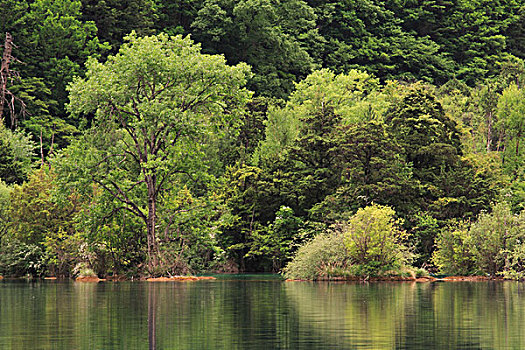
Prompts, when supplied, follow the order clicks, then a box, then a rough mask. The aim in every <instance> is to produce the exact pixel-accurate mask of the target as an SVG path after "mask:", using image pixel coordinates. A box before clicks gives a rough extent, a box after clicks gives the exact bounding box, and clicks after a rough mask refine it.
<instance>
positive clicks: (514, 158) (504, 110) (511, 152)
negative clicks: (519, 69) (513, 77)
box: [498, 84, 525, 178]
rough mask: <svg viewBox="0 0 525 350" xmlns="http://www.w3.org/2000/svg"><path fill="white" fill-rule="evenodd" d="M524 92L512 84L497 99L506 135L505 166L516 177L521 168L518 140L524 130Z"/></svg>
mask: <svg viewBox="0 0 525 350" xmlns="http://www.w3.org/2000/svg"><path fill="white" fill-rule="evenodd" d="M524 96H525V94H524V92H523V90H522V89H520V88H519V87H518V86H517V85H515V84H513V85H511V86H509V87H508V88H506V89H505V90H504V91H503V93H502V94H501V97H500V99H499V101H498V116H499V119H500V123H501V124H502V125H503V126H504V129H505V131H506V135H507V137H508V138H509V139H508V140H506V147H505V149H506V154H507V155H508V158H507V159H506V162H507V164H505V167H506V168H507V169H508V170H509V171H510V172H512V174H513V175H514V178H517V176H518V171H519V169H520V168H521V164H522V157H520V143H521V142H520V141H521V139H522V138H523V133H524V131H525V102H524ZM512 146H513V147H512Z"/></svg>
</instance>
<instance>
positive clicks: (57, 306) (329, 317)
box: [0, 281, 525, 350]
mask: <svg viewBox="0 0 525 350" xmlns="http://www.w3.org/2000/svg"><path fill="white" fill-rule="evenodd" d="M524 290H525V287H524V286H523V284H521V283H517V282H504V283H433V284H409V283H375V284H374V283H370V284H361V283H356V284H350V283H344V284H343V283H341V284H336V283H278V282H253V281H247V282H239V281H237V282H225V281H217V282H209V283H208V282H202V283H187V284H186V283H166V284H146V283H127V282H125V283H114V284H113V283H99V284H80V283H61V282H56V283H32V284H27V285H21V282H16V283H13V282H2V283H1V284H0V295H1V298H0V348H1V349H3V348H5V347H6V344H9V345H7V348H11V349H29V348H34V346H35V344H38V347H39V349H145V348H147V347H146V344H148V346H149V349H156V348H159V349H179V350H197V349H232V350H239V349H250V350H257V349H313V348H315V349H381V350H382V349H470V350H472V349H524V348H525V332H523V325H525V293H524ZM146 327H147V328H146ZM146 334H147V335H148V338H146ZM7 342H9V343H7ZM9 346H11V347H9Z"/></svg>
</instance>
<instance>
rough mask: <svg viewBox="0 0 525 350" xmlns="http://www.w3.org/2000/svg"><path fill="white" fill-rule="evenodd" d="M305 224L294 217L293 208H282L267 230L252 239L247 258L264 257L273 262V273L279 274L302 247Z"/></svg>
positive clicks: (254, 235)
mask: <svg viewBox="0 0 525 350" xmlns="http://www.w3.org/2000/svg"><path fill="white" fill-rule="evenodd" d="M301 226H303V222H302V220H301V219H300V218H298V217H296V216H294V212H293V210H292V209H291V208H289V207H286V206H282V207H281V208H279V210H278V211H277V212H276V213H275V220H274V221H273V222H272V223H270V224H269V225H268V227H267V228H266V229H265V230H261V231H255V232H254V233H253V234H252V236H251V237H250V240H251V242H250V243H249V246H250V251H248V253H247V254H246V257H251V256H262V257H265V258H266V259H270V260H271V262H272V271H273V272H279V271H280V270H281V267H282V266H283V263H286V262H287V261H288V260H290V258H291V257H292V254H293V253H294V252H295V250H296V249H297V247H298V246H299V245H300V243H301V240H302V238H303V237H301V234H300V233H299V232H300V231H301V229H302V227H301Z"/></svg>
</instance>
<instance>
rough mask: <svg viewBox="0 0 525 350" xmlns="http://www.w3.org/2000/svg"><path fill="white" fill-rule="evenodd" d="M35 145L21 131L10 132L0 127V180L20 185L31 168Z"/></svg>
mask: <svg viewBox="0 0 525 350" xmlns="http://www.w3.org/2000/svg"><path fill="white" fill-rule="evenodd" d="M34 149H35V144H34V142H33V141H32V140H31V138H30V137H29V136H28V135H27V134H25V133H24V132H22V131H15V132H13V131H11V130H9V129H7V128H5V127H4V126H3V125H0V180H3V181H5V182H6V183H7V184H13V183H17V184H20V183H22V182H23V181H24V180H26V179H27V175H28V174H29V173H30V172H31V169H32V167H33V156H34V153H33V152H34Z"/></svg>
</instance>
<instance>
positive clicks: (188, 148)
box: [68, 33, 250, 268]
mask: <svg viewBox="0 0 525 350" xmlns="http://www.w3.org/2000/svg"><path fill="white" fill-rule="evenodd" d="M127 40H128V41H129V42H128V43H126V44H124V45H123V46H121V48H120V50H119V53H118V54H117V55H115V56H110V57H108V60H107V61H106V62H105V63H100V62H97V61H96V60H89V61H88V63H87V73H86V78H85V79H82V78H77V79H75V81H74V82H73V83H72V84H71V85H70V86H69V91H70V101H71V102H70V104H69V106H68V107H69V110H70V111H71V112H72V113H74V114H79V115H83V114H87V113H91V112H95V114H96V119H95V124H96V128H93V129H92V130H90V131H89V133H92V134H93V135H96V136H95V137H93V136H90V138H91V140H93V141H94V142H95V143H92V144H91V145H82V144H78V145H77V146H78V147H80V148H82V147H91V148H92V150H93V151H95V152H94V154H93V155H92V157H91V158H90V159H85V160H84V161H82V163H83V166H82V167H83V168H84V170H81V171H82V172H84V171H86V170H87V173H88V174H89V175H88V176H89V177H90V178H91V180H92V181H94V182H95V183H97V184H98V185H99V186H100V187H101V188H102V189H103V190H104V191H106V192H107V193H109V194H110V195H111V196H112V197H113V198H114V199H115V200H117V201H119V202H120V203H121V205H122V206H121V209H123V210H127V211H128V212H130V213H132V214H134V215H135V216H137V217H138V218H139V219H140V220H142V221H143V223H144V226H145V228H146V232H147V234H146V238H147V244H148V258H149V264H150V268H153V267H154V265H157V264H158V263H159V253H160V252H159V250H158V242H157V237H156V229H157V224H156V220H157V216H158V214H157V206H158V205H159V204H160V200H161V197H162V195H163V194H164V192H165V191H166V189H167V187H168V186H170V188H173V187H176V184H177V183H180V184H184V183H192V182H193V183H194V184H195V183H196V184H197V186H198V185H201V186H205V183H206V180H207V179H210V178H211V175H212V174H209V175H207V174H206V173H205V167H204V159H203V158H204V157H203V152H202V148H203V145H204V144H205V143H206V141H207V140H209V139H210V137H209V135H211V134H212V133H216V134H220V133H221V127H222V126H223V125H225V124H226V125H231V126H237V125H238V124H239V117H240V115H241V113H242V111H243V108H244V105H245V103H246V100H247V98H248V97H249V96H250V93H249V92H248V91H247V90H246V89H244V88H243V85H244V83H245V82H246V78H247V76H248V75H249V68H248V67H247V66H246V65H245V64H238V65H237V66H234V67H231V66H228V65H226V62H225V59H224V57H222V56H217V55H216V56H210V55H203V54H201V53H200V47H199V46H198V45H194V44H193V42H192V41H191V40H190V38H189V37H186V38H183V37H182V36H175V37H168V36H167V35H165V34H160V35H158V36H151V37H143V38H138V37H137V36H136V34H134V33H133V34H132V35H130V36H128V37H127ZM137 57H141V59H140V60H137V59H136V58H137ZM101 140H102V142H101ZM100 146H102V147H100ZM76 154H77V156H81V154H80V153H76ZM81 157H82V156H81ZM86 161H87V162H86ZM197 179H198V180H197Z"/></svg>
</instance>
